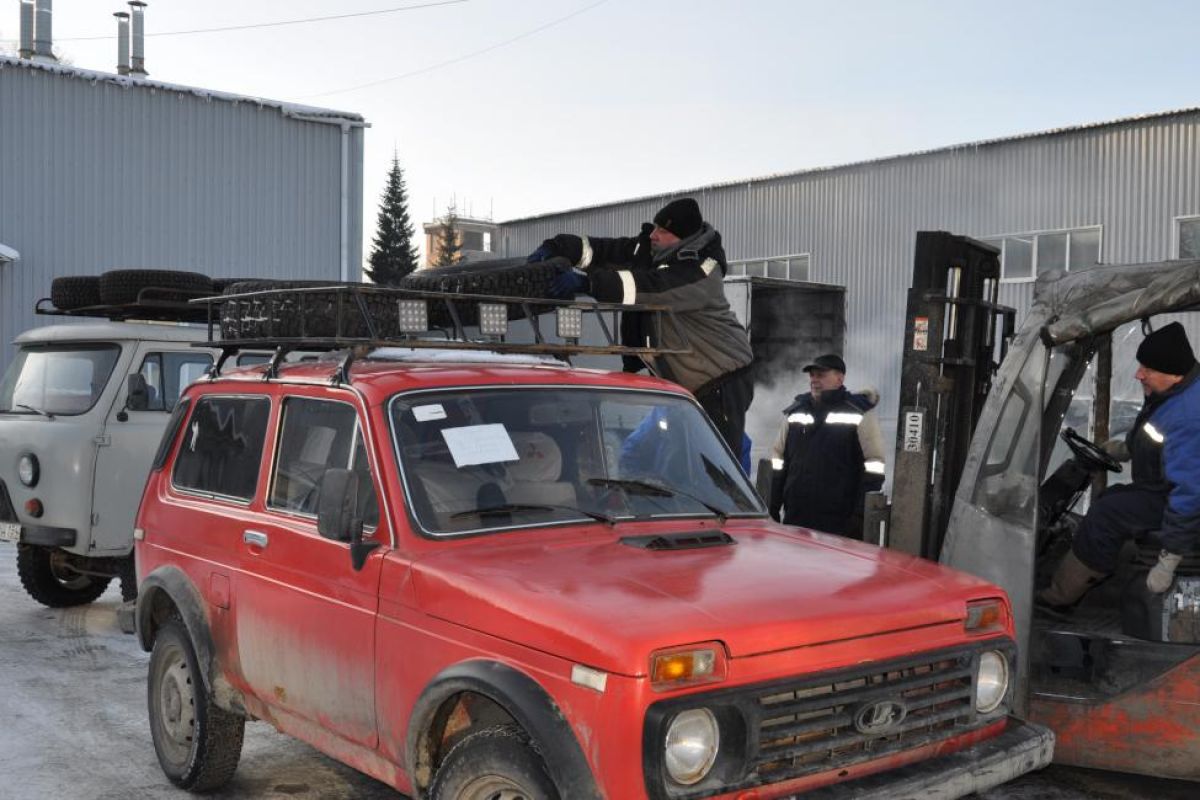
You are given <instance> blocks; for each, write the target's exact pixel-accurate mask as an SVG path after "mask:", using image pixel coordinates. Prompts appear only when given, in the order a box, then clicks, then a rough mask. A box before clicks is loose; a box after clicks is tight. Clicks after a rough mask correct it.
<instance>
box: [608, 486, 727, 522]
mask: <svg viewBox="0 0 1200 800" xmlns="http://www.w3.org/2000/svg"><path fill="white" fill-rule="evenodd" d="M587 482H588V485H590V486H604V487H609V488H613V489H621V490H622V491H625V492H628V493H629V494H633V495H642V496H644V497H674V496H675V495H677V494H678V495H683V496H684V497H686V498H687V499H689V500H693V501H695V502H697V503H699V504H700V505H702V506H704V507H705V508H707V509H708V510H709V511H711V512H712V513H713V514H714V515H716V517H717V518H718V519H719V520H720V524H722V525H724V524H725V520H727V519H728V518H729V512H727V511H724V510H722V509H720V508H717V507H716V506H714V505H713V504H712V503H709V502H707V501H705V500H701V499H700V498H699V497H696V495H694V494H692V493H691V492H685V491H684V490H683V489H671V488H669V487H666V486H663V485H662V484H661V483H654V482H653V481H642V480H632V479H628V478H625V479H622V478H588V480H587Z"/></svg>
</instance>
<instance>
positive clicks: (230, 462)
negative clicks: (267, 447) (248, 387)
mask: <svg viewBox="0 0 1200 800" xmlns="http://www.w3.org/2000/svg"><path fill="white" fill-rule="evenodd" d="M270 413H271V401H270V400H269V399H267V398H265V397H222V396H212V397H201V398H199V399H197V400H196V401H195V410H193V411H192V414H191V416H190V417H189V418H188V421H187V426H186V428H185V429H184V432H183V441H182V442H181V443H180V446H179V455H178V456H177V457H176V458H175V469H174V471H173V473H172V476H171V480H172V483H173V484H174V485H175V487H176V488H179V489H184V490H187V491H192V492H198V493H201V494H207V495H214V496H217V497H229V498H233V499H237V500H249V499H250V498H252V497H253V496H254V490H255V487H256V486H257V485H258V473H259V469H260V468H261V466H262V452H263V442H264V440H265V439H266V434H267V420H268V418H269V417H270Z"/></svg>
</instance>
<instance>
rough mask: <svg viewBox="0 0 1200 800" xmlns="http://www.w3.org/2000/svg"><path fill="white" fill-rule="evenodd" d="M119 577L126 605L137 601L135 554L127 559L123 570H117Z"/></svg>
mask: <svg viewBox="0 0 1200 800" xmlns="http://www.w3.org/2000/svg"><path fill="white" fill-rule="evenodd" d="M117 576H118V580H120V581H121V599H122V600H123V601H125V602H126V603H128V602H129V601H130V600H137V594H138V585H137V568H136V567H135V566H134V562H133V553H130V554H129V555H128V556H126V557H125V559H124V562H123V563H122V564H121V568H120V569H119V570H117Z"/></svg>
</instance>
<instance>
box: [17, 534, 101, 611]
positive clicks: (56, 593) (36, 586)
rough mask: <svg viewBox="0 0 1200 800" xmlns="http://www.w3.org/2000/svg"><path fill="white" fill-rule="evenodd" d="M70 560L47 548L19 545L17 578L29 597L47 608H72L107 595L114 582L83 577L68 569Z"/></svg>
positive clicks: (63, 554)
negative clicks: (107, 590) (111, 583)
mask: <svg viewBox="0 0 1200 800" xmlns="http://www.w3.org/2000/svg"><path fill="white" fill-rule="evenodd" d="M68 558H69V557H68V556H67V554H66V553H63V552H61V551H58V550H51V549H50V548H48V547H38V546H36V545H30V544H20V545H17V575H18V576H20V578H21V585H22V586H24V587H25V591H26V592H28V593H29V596H30V597H32V598H33V599H34V600H37V601H38V602H39V603H41V604H42V605H44V606H46V607H48V608H70V607H71V606H83V605H87V604H88V603H91V602H94V601H95V600H96V599H97V598H98V597H100V595H102V594H104V590H105V589H107V588H108V584H109V583H110V582H111V581H112V578H98V577H96V576H94V575H80V574H78V573H77V572H74V571H72V570H71V569H69V568H68V567H67V566H66V564H67V560H68Z"/></svg>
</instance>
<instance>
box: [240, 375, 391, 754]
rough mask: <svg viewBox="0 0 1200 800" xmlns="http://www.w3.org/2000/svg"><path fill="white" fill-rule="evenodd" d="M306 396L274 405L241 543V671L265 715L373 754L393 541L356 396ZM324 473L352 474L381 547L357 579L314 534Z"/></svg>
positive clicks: (333, 544)
mask: <svg viewBox="0 0 1200 800" xmlns="http://www.w3.org/2000/svg"><path fill="white" fill-rule="evenodd" d="M304 391H305V390H303V389H299V390H297V393H296V394H291V395H289V396H286V397H284V398H283V399H282V408H281V413H280V415H279V425H278V427H277V431H276V439H275V443H274V459H273V466H272V473H271V475H270V477H269V480H268V482H267V486H266V496H265V498H264V504H263V512H262V513H261V514H258V515H257V519H256V520H255V521H254V522H253V524H248V525H247V526H246V529H245V530H244V532H243V543H242V547H243V555H242V558H243V561H242V563H243V568H242V570H241V571H240V573H239V575H238V585H237V587H236V594H237V601H236V602H237V652H238V659H239V664H240V670H241V674H242V676H243V678H244V680H245V681H246V683H247V684H248V685H249V687H250V689H251V691H252V692H253V693H254V694H255V695H257V696H258V697H259V698H260V699H261V700H262V701H263V702H265V703H267V704H268V705H270V706H273V707H275V708H278V709H281V710H283V711H286V712H288V713H291V714H295V715H298V716H300V717H303V718H304V719H306V720H310V721H313V722H316V723H318V724H320V725H321V726H322V727H324V728H326V729H327V730H330V731H332V732H335V733H336V734H338V735H340V736H342V737H344V738H345V739H347V740H349V741H353V742H356V743H358V744H362V745H364V746H368V747H374V746H375V743H376V726H375V703H374V694H373V692H374V683H375V674H374V658H375V617H376V614H377V612H378V590H379V575H380V565H381V563H382V556H383V552H384V550H385V549H386V544H387V543H388V542H389V541H390V539H389V536H388V532H387V529H386V523H385V522H384V521H383V520H381V519H380V518H379V517H380V515H379V512H378V506H377V504H376V502H375V498H376V496H377V495H376V486H377V482H376V481H375V479H374V477H373V476H372V474H371V472H372V471H371V469H370V466H369V463H368V456H367V448H366V447H364V443H363V435H362V425H361V423H360V419H359V410H358V407H357V403H356V400H355V398H354V396H353V395H352V394H351V393H350V392H348V391H346V392H339V391H337V390H329V389H324V388H320V387H317V388H314V389H313V390H312V391H313V392H315V393H317V394H321V393H323V394H324V395H325V396H312V395H310V396H304V395H303V392H304ZM330 393H334V394H336V395H340V396H337V397H329V396H328V395H329V394H330ZM331 468H340V469H347V468H349V469H354V470H356V471H358V472H359V474H360V486H361V487H362V489H361V490H360V498H359V499H360V510H361V512H362V516H363V519H364V526H365V531H364V538H368V539H370V538H374V539H375V540H376V541H379V542H380V543H381V544H383V545H385V547H380V548H379V549H377V550H376V551H375V552H374V553H372V555H371V556H370V557H369V558H368V559H367V561H366V564H365V565H364V567H363V569H361V570H355V569H354V568H353V567H352V565H351V561H350V553H349V545H348V544H347V543H345V542H340V541H334V540H331V539H326V538H323V537H322V536H320V534H319V533H318V532H317V517H316V511H317V499H318V497H319V494H320V488H321V479H322V477H323V475H324V473H325V471H326V470H328V469H331Z"/></svg>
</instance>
